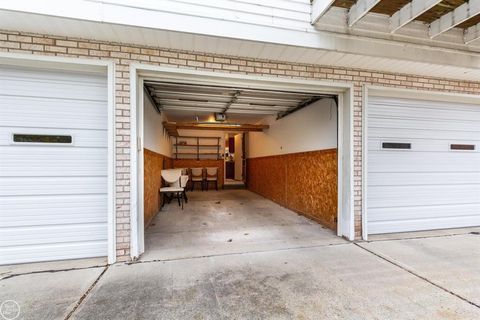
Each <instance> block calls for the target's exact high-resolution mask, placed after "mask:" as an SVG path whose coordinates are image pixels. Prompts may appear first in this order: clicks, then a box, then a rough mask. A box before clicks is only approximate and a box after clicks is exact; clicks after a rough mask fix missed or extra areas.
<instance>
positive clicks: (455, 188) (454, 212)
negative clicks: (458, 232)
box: [367, 97, 480, 234]
mask: <svg viewBox="0 0 480 320" xmlns="http://www.w3.org/2000/svg"><path fill="white" fill-rule="evenodd" d="M367 130H368V131H367V132H368V159H367V160H368V168H367V170H368V171H367V172H368V176H367V188H368V189H367V190H368V191H367V210H368V211H367V221H368V233H369V234H376V233H388V232H403V231H416V230H429V229H441V228H457V227H467V226H478V225H480V106H479V105H468V104H460V103H446V102H436V101H422V100H403V99H392V98H384V97H369V105H368V129H367Z"/></svg>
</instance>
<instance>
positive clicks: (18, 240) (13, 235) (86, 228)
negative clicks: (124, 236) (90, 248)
mask: <svg viewBox="0 0 480 320" xmlns="http://www.w3.org/2000/svg"><path fill="white" fill-rule="evenodd" d="M106 230H107V224H106V223H92V224H73V225H72V224H70V225H68V224H67V225H55V226H52V225H47V226H25V227H14V228H8V229H0V239H1V240H0V245H1V246H2V247H3V246H5V247H8V246H25V245H37V244H50V243H62V242H84V241H99V240H106V239H107V238H106Z"/></svg>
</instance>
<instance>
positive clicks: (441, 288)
mask: <svg viewBox="0 0 480 320" xmlns="http://www.w3.org/2000/svg"><path fill="white" fill-rule="evenodd" d="M354 245H356V246H357V247H359V248H361V249H363V250H365V251H367V252H368V253H370V254H373V255H374V256H376V257H378V258H380V259H382V260H384V261H386V262H388V263H390V264H392V265H394V266H396V267H397V268H400V269H402V270H403V271H406V272H408V273H410V274H411V275H413V276H415V277H417V278H419V279H421V280H423V281H426V282H428V283H429V284H431V285H433V286H435V287H437V288H439V289H440V290H443V291H445V292H447V293H448V294H450V295H452V296H454V297H457V298H458V299H460V300H463V301H465V302H467V303H469V304H471V305H473V306H475V307H477V308H479V309H480V305H479V304H477V303H475V302H473V301H470V300H468V299H467V298H465V297H462V296H461V295H459V294H457V293H455V292H453V291H451V290H448V289H447V288H445V287H443V286H441V285H439V284H438V283H435V282H433V281H431V280H430V279H427V278H426V277H424V276H422V275H420V274H418V273H416V272H414V271H413V270H410V269H408V268H406V267H405V266H402V265H401V264H400V263H398V262H395V261H392V260H390V259H388V258H387V257H385V256H383V255H381V254H378V253H376V252H374V251H372V250H369V249H367V248H365V247H363V246H361V245H360V244H358V243H354Z"/></svg>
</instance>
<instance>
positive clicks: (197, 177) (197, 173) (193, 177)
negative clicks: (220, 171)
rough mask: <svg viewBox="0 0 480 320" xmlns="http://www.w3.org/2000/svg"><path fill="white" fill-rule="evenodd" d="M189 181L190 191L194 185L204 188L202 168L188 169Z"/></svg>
mask: <svg viewBox="0 0 480 320" xmlns="http://www.w3.org/2000/svg"><path fill="white" fill-rule="evenodd" d="M190 181H191V185H192V189H191V191H193V190H194V189H195V183H200V186H201V188H202V191H203V188H204V173H203V168H191V169H190Z"/></svg>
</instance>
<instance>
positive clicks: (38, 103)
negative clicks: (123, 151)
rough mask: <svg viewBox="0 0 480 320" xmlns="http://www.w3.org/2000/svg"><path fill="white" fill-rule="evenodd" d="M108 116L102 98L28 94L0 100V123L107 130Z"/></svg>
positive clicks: (6, 124)
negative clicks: (98, 99)
mask: <svg viewBox="0 0 480 320" xmlns="http://www.w3.org/2000/svg"><path fill="white" fill-rule="evenodd" d="M0 96H1V95H0ZM107 117H108V115H107V113H106V110H105V102H103V101H75V100H68V99H31V98H28V97H3V98H2V99H0V126H8V127H19V128H22V127H35V128H69V129H106V124H107V121H108V120H107Z"/></svg>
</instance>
